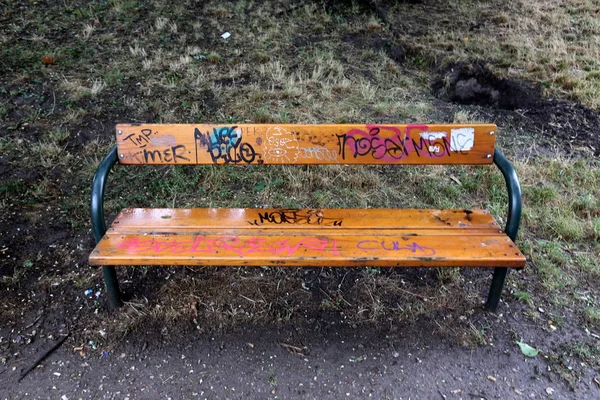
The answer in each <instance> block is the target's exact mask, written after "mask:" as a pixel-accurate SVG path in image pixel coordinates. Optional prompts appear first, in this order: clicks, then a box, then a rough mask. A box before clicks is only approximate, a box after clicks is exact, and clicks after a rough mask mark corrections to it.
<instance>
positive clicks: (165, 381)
mask: <svg viewBox="0 0 600 400" xmlns="http://www.w3.org/2000/svg"><path fill="white" fill-rule="evenodd" d="M174 376H175V375H171V376H170V377H168V378H167V379H165V380H164V381H162V383H163V385H164V384H165V383H167V381H168V380H170V379H171V378H173V377H174Z"/></svg>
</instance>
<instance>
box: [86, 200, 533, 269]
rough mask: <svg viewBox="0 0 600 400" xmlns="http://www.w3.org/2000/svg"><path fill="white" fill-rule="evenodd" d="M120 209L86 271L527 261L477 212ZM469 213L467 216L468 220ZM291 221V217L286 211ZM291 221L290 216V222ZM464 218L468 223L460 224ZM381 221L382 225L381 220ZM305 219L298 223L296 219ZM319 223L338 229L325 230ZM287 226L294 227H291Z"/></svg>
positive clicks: (512, 264) (507, 263)
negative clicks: (311, 218) (282, 216)
mask: <svg viewBox="0 0 600 400" xmlns="http://www.w3.org/2000/svg"><path fill="white" fill-rule="evenodd" d="M279 211H282V210H278V209H270V210H260V209H191V210H185V209H177V210H170V209H158V210H149V209H125V210H123V211H122V212H121V213H120V214H119V216H118V217H117V219H116V220H115V223H113V224H112V225H111V228H110V229H109V230H108V232H107V234H106V236H105V237H104V238H103V239H102V240H101V241H100V243H99V244H98V245H97V246H96V248H95V250H94V251H93V252H92V254H91V256H90V263H91V264H92V265H223V266H227V265H229V266H245V265H248V266H263V265H281V266H377V267H396V266H401V267H515V268H516V267H522V266H524V265H525V257H524V256H523V254H522V253H521V252H520V251H519V250H518V249H517V247H516V246H515V245H514V243H513V242H512V241H511V240H510V239H509V238H508V237H507V236H506V235H505V234H504V233H502V232H501V231H500V230H499V229H498V226H497V225H496V224H495V222H494V221H493V219H492V218H491V216H490V215H489V214H487V213H485V212H484V211H481V210H475V211H472V210H381V209H376V210H371V209H368V210H351V209H346V210H329V209H323V210H319V211H318V212H319V213H322V215H323V217H322V219H321V221H320V223H319V222H318V221H317V222H316V223H314V224H313V223H307V221H308V219H307V217H306V216H308V215H310V211H311V210H296V216H301V217H300V218H296V219H292V218H289V219H288V221H287V222H285V223H276V222H269V221H268V220H265V221H263V225H261V226H257V225H251V224H248V219H249V218H250V220H251V221H252V218H255V217H256V216H257V215H259V213H261V212H262V213H267V214H265V215H267V216H268V215H270V213H273V212H275V213H277V212H279ZM466 211H470V212H466ZM285 212H288V213H291V210H285ZM291 215H293V213H292V214H290V216H291ZM467 216H468V217H469V218H468V219H467V218H466V217H467ZM384 217H387V218H384ZM302 218H304V219H302ZM325 218H333V220H339V221H342V224H341V225H333V224H331V225H328V224H326V223H325V222H326V221H329V220H326V219H325ZM290 221H294V222H293V223H292V222H290Z"/></svg>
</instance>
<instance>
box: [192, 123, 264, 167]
mask: <svg viewBox="0 0 600 400" xmlns="http://www.w3.org/2000/svg"><path fill="white" fill-rule="evenodd" d="M194 140H195V141H196V146H198V145H200V146H201V147H206V149H207V151H208V154H210V157H211V159H212V161H213V162H214V163H215V164H218V163H219V162H222V163H223V164H229V163H234V164H237V163H240V162H244V163H246V164H250V163H252V162H253V161H254V159H255V158H256V152H255V151H254V148H253V147H252V145H250V143H246V142H243V141H242V130H241V129H240V128H238V127H237V126H231V127H229V126H223V127H220V128H213V131H212V133H209V132H206V133H202V132H200V130H199V129H198V128H195V129H194Z"/></svg>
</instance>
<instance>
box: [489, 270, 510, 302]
mask: <svg viewBox="0 0 600 400" xmlns="http://www.w3.org/2000/svg"><path fill="white" fill-rule="evenodd" d="M507 273H508V268H500V267H499V268H495V269H494V277H493V278H492V286H491V287H490V294H489V295H488V300H487V304H486V308H487V309H488V310H490V311H494V312H495V311H496V310H497V309H498V304H499V303H500V296H501V295H502V288H503V287H504V281H505V280H506V274H507Z"/></svg>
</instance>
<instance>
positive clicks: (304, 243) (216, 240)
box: [119, 235, 436, 257]
mask: <svg viewBox="0 0 600 400" xmlns="http://www.w3.org/2000/svg"><path fill="white" fill-rule="evenodd" d="M119 249H121V250H125V251H127V252H128V253H130V254H164V253H168V254H173V255H177V254H186V255H190V254H195V253H198V254H201V253H210V254H215V255H216V254H219V255H221V256H223V257H226V256H227V253H228V252H230V254H231V253H233V254H237V255H238V256H248V255H250V254H255V253H259V254H261V255H273V256H288V257H291V256H294V255H298V254H297V253H298V251H299V250H300V249H302V250H312V251H315V252H317V253H319V252H321V253H330V254H331V255H334V256H339V255H340V254H341V253H340V251H341V250H342V246H341V245H338V242H337V240H336V239H333V238H328V237H325V236H319V237H302V238H292V239H280V240H278V239H275V238H271V237H242V238H240V237H238V236H233V235H225V236H221V235H215V236H206V235H197V236H195V237H194V238H193V239H191V238H189V237H188V238H178V237H177V235H171V236H158V237H151V238H143V239H142V238H140V237H137V236H136V237H128V238H125V239H124V240H123V241H122V242H121V243H120V244H119ZM351 249H354V250H353V251H356V250H361V251H365V252H370V251H377V252H378V254H379V253H381V251H394V252H407V253H410V254H414V256H415V257H417V256H420V257H423V256H433V255H435V254H436V251H435V250H434V249H433V248H431V247H427V246H422V245H420V244H418V243H417V242H415V241H410V242H409V241H407V242H406V243H402V242H400V241H396V240H391V241H387V240H374V239H369V240H361V241H358V242H356V243H355V244H351ZM357 254H360V252H359V253H357ZM302 255H303V254H302V253H300V256H302Z"/></svg>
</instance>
